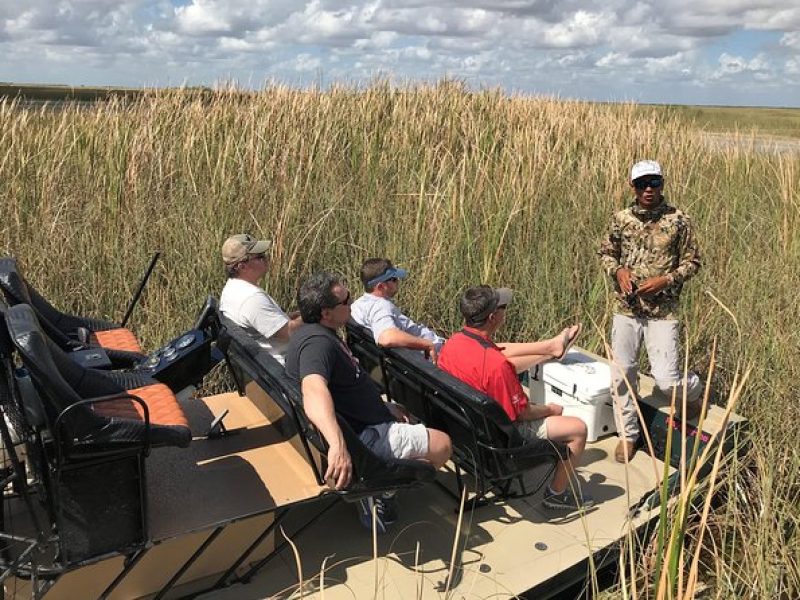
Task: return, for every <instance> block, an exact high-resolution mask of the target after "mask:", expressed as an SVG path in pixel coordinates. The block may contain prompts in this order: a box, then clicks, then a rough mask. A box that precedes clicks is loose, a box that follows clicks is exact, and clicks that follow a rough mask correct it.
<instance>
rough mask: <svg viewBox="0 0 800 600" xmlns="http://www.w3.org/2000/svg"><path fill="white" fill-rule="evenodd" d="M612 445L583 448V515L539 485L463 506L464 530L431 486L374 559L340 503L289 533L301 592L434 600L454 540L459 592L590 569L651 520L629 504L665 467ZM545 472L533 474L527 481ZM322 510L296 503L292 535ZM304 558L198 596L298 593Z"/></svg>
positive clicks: (520, 585)
mask: <svg viewBox="0 0 800 600" xmlns="http://www.w3.org/2000/svg"><path fill="white" fill-rule="evenodd" d="M616 443H617V438H616V436H611V437H607V438H605V439H601V440H599V441H597V442H595V443H593V444H590V445H588V446H587V449H586V452H585V454H584V459H583V461H582V462H583V467H582V468H581V469H580V470H579V474H580V476H581V478H582V479H583V481H584V482H585V484H586V488H587V489H588V491H589V493H591V494H592V495H593V496H594V498H595V500H596V501H597V505H596V506H595V507H593V508H592V509H590V510H588V511H587V512H586V513H584V514H577V513H576V514H572V515H564V514H561V513H559V512H557V511H556V512H554V511H550V510H547V509H545V508H544V507H543V506H542V504H541V498H542V494H543V491H542V490H539V491H538V492H537V493H536V494H533V495H532V496H530V497H527V498H520V499H512V500H509V501H503V502H497V503H494V504H491V505H489V506H484V507H480V508H478V509H476V510H474V511H471V512H467V513H466V514H465V515H464V518H463V520H462V522H461V527H460V529H459V526H458V514H457V511H458V504H459V503H458V502H457V501H456V500H455V499H454V498H453V497H452V496H450V495H449V494H448V493H446V492H445V491H444V490H443V489H442V488H441V487H440V486H437V485H428V486H426V487H424V488H421V489H416V490H408V491H406V492H404V493H402V494H401V495H400V496H399V504H400V509H401V515H400V520H399V521H398V522H397V523H395V524H394V525H393V526H392V529H390V531H389V532H387V533H386V534H385V535H382V536H378V538H377V546H376V555H377V559H375V558H373V547H372V543H373V541H372V537H371V535H370V534H369V532H368V531H367V530H366V529H364V528H363V527H362V526H361V525H360V523H359V521H358V518H357V513H356V508H355V507H354V506H353V505H351V504H347V503H345V502H338V503H337V505H336V506H334V507H333V508H332V509H331V510H330V511H329V512H328V513H327V514H326V515H325V516H324V517H323V518H322V519H321V520H320V521H318V522H317V523H315V524H314V525H313V526H312V527H310V528H308V529H307V530H305V531H303V532H302V533H301V534H300V535H297V536H295V538H294V539H293V542H294V544H295V545H296V547H297V555H298V558H299V561H300V565H301V568H302V573H303V575H302V579H303V581H304V589H303V592H304V594H306V595H304V597H322V595H323V594H322V592H323V591H324V596H325V597H326V598H361V597H378V598H409V597H414V598H438V597H440V596H441V594H442V593H443V592H444V590H445V589H446V585H447V584H446V582H447V579H448V572H449V569H450V564H451V556H452V555H453V551H454V550H453V546H454V543H456V541H457V552H456V558H455V570H454V575H453V579H452V582H451V585H450V587H451V589H454V590H455V591H456V593H457V596H458V597H463V598H488V597H495V596H499V597H509V596H514V595H518V594H522V593H524V592H526V591H528V590H530V589H532V588H535V587H536V586H538V585H540V584H542V583H544V582H546V581H548V580H550V579H551V578H554V577H556V576H558V575H559V574H561V573H563V572H564V571H565V570H567V569H569V568H573V567H576V568H578V569H581V568H586V567H581V565H583V564H585V561H586V559H587V558H588V557H590V556H592V555H594V554H595V553H596V552H598V551H601V550H602V549H604V548H611V547H614V546H615V545H616V544H617V543H618V542H619V541H620V539H622V538H624V536H625V535H627V534H628V533H629V532H632V531H633V530H635V529H636V528H637V527H638V526H639V525H641V524H643V523H644V522H646V521H648V520H649V519H650V518H651V516H652V514H651V513H650V512H643V513H642V514H640V515H638V516H637V517H636V518H633V519H632V518H631V517H630V516H629V512H630V511H629V508H630V507H631V506H632V505H634V504H636V503H637V502H638V501H639V500H640V499H641V498H642V497H643V496H644V495H646V494H648V493H649V492H651V491H652V490H654V489H655V487H656V483H657V477H658V476H660V474H661V472H662V469H663V463H662V462H661V461H658V460H655V461H654V460H653V459H651V458H650V457H649V456H647V455H646V454H645V453H643V452H639V453H637V455H636V456H635V457H634V459H633V461H632V462H631V463H630V464H629V465H628V466H627V468H626V466H625V465H621V464H619V463H617V462H616V461H614V458H613V452H614V447H615V445H616ZM657 473H658V475H657ZM544 475H546V473H544V472H543V471H539V472H535V473H533V474H532V475H531V476H529V477H528V478H527V479H526V481H528V482H534V481H535V480H537V477H538V479H539V480H541V478H542V477H543V476H544ZM440 478H441V480H442V481H443V482H446V481H445V480H446V479H447V474H446V473H444V472H442V473H440ZM450 483H452V482H450ZM318 510H319V507H318V505H316V504H315V505H307V506H304V507H301V508H299V509H297V510H296V511H295V513H294V514H293V515H292V517H290V519H288V520H287V525H286V531H292V530H293V527H292V526H293V525H296V524H300V523H302V522H303V521H304V520H307V519H308V518H310V517H311V516H312V515H313V514H314V513H315V512H317V511H318ZM293 521H294V523H293ZM298 558H296V557H295V554H294V552H293V551H292V549H291V547H287V548H285V549H284V550H283V551H282V552H281V553H280V554H279V555H278V556H277V557H276V558H275V559H274V560H273V561H272V562H271V563H270V564H268V566H267V567H266V568H265V569H264V570H263V571H262V572H261V573H260V574H259V575H258V576H257V577H256V578H254V579H253V581H251V582H250V583H249V584H247V585H236V586H233V587H231V588H228V589H225V590H218V591H215V592H211V593H208V594H206V595H203V596H202V598H205V599H207V600H212V599H214V600H226V599H230V600H233V599H237V600H238V599H242V600H245V599H254V600H255V599H257V598H258V599H260V598H265V597H273V596H278V597H290V596H292V595H294V594H298V593H299V589H300V585H299V583H298V582H299V581H300V579H301V578H300V577H299V576H298V570H297V560H298ZM323 565H324V570H325V572H324V577H322V578H321V577H320V575H319V573H320V571H321V570H322V569H323ZM585 573H586V572H585V571H583V572H581V573H580V574H579V576H583V575H585ZM321 581H322V583H321ZM322 588H324V590H323V589H322Z"/></svg>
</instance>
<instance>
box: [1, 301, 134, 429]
mask: <svg viewBox="0 0 800 600" xmlns="http://www.w3.org/2000/svg"><path fill="white" fill-rule="evenodd" d="M5 318H6V325H7V328H8V333H9V337H10V339H11V341H12V342H13V344H14V346H15V348H16V350H17V351H18V352H19V355H20V357H21V358H22V362H23V364H24V365H25V368H26V369H27V370H28V371H29V372H30V374H31V377H32V378H33V380H34V382H35V383H36V387H37V389H38V391H39V393H40V395H41V396H42V397H43V400H44V404H45V411H46V412H47V415H48V419H49V421H50V424H51V426H52V425H53V424H54V423H55V420H56V418H57V417H58V416H59V415H60V414H61V412H62V411H63V410H64V409H66V408H67V407H68V406H71V405H73V404H75V403H77V402H80V401H81V400H83V399H84V398H85V397H91V396H92V395H95V396H99V395H106V394H112V393H115V392H117V391H119V388H118V387H114V386H113V385H112V384H111V383H110V382H104V381H103V380H102V379H98V377H99V374H97V376H96V377H93V376H92V373H90V372H89V370H88V369H84V368H83V367H81V366H80V365H78V364H77V363H73V362H72V361H70V360H69V358H67V357H65V356H63V351H61V350H60V349H59V348H58V347H57V346H55V344H53V342H52V341H51V340H50V339H49V338H48V337H47V336H46V335H45V334H44V332H43V331H42V329H41V327H40V326H39V322H38V321H37V319H36V314H35V313H34V311H33V309H32V308H31V307H30V306H29V305H28V304H17V305H16V306H12V307H10V308H9V309H8V311H7V312H6V315H5ZM76 387H77V389H76ZM81 388H84V389H85V390H86V391H87V393H86V394H84V395H82V394H80V393H79V391H80V390H81ZM89 390H91V392H92V393H91V394H89V393H88V392H89ZM104 422H105V419H102V418H101V417H98V416H97V415H95V414H94V413H93V412H92V411H91V410H89V409H88V408H85V407H78V408H77V409H76V410H73V411H72V413H71V415H70V417H69V421H68V422H67V423H65V424H66V425H67V426H68V427H70V429H71V430H72V431H75V432H79V431H91V430H93V429H95V428H97V427H100V426H102V425H103V424H104Z"/></svg>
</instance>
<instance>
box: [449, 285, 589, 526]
mask: <svg viewBox="0 0 800 600" xmlns="http://www.w3.org/2000/svg"><path fill="white" fill-rule="evenodd" d="M511 297H512V292H511V290H510V289H508V288H499V289H493V288H491V287H489V286H485V285H482V286H478V287H473V288H470V289H468V290H467V291H466V292H464V295H463V296H462V298H461V302H460V308H461V314H462V315H463V316H464V323H465V327H464V329H462V330H461V331H460V332H459V333H456V334H455V335H453V336H452V337H451V338H450V339H449V340H447V342H445V344H444V346H443V347H442V350H441V352H440V353H439V362H438V365H439V367H440V368H441V369H443V370H444V371H447V372H448V373H450V374H451V375H453V376H455V377H458V378H459V379H460V380H461V381H463V382H465V383H467V384H469V385H471V386H472V387H474V388H475V389H477V390H480V391H481V392H483V393H484V394H486V395H487V396H490V397H491V398H493V399H494V400H496V401H497V402H498V403H499V404H500V406H502V407H503V409H504V410H505V411H506V414H508V417H509V418H510V419H511V420H512V421H513V422H514V424H515V425H516V427H517V429H518V430H519V432H520V433H521V434H522V436H523V437H524V438H527V439H548V440H552V441H554V442H563V443H565V444H566V445H567V446H568V447H569V450H570V456H569V458H568V459H567V460H566V461H561V462H559V464H558V467H557V468H556V472H555V475H553V479H552V481H551V482H550V485H549V486H548V487H547V490H546V491H545V495H544V499H543V503H544V505H545V506H546V507H548V508H553V509H567V510H573V509H578V508H588V507H590V506H592V505H593V504H594V500H593V499H592V498H591V496H589V495H588V494H586V493H585V492H582V491H581V490H580V484H579V482H578V480H577V478H574V479H573V481H572V482H570V480H569V475H570V473H572V474H573V475H574V467H575V465H576V464H577V463H578V462H579V461H580V458H581V454H582V453H583V449H584V447H585V446H586V424H585V423H584V422H583V421H581V420H580V419H578V418H577V417H565V416H563V415H562V414H561V412H562V409H561V407H560V406H558V405H557V404H547V405H541V404H531V403H529V402H528V397H527V396H526V395H525V392H524V391H523V389H522V386H521V385H520V382H519V379H518V378H517V372H516V369H515V368H514V365H513V364H512V363H511V362H509V360H508V359H507V358H506V357H505V356H504V355H503V352H502V349H501V348H500V347H498V346H497V345H496V344H495V343H494V342H493V341H492V337H493V336H494V334H495V332H497V330H498V329H500V327H502V325H503V323H504V322H505V318H506V307H507V306H508V304H509V302H511ZM576 327H577V326H576ZM570 329H573V328H570ZM576 331H577V329H576ZM573 339H574V338H573ZM565 353H566V349H565Z"/></svg>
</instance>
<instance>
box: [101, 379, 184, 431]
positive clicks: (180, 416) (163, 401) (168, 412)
mask: <svg viewBox="0 0 800 600" xmlns="http://www.w3.org/2000/svg"><path fill="white" fill-rule="evenodd" d="M127 393H128V394H130V395H132V396H138V397H139V398H141V399H142V400H143V401H144V403H145V404H146V405H147V410H148V411H149V413H150V423H151V424H152V425H181V426H183V427H189V422H188V421H187V420H186V415H185V414H184V413H183V409H182V408H181V406H180V404H178V399H177V398H176V397H175V394H173V393H172V390H170V389H169V388H168V387H167V386H166V385H164V384H163V383H154V384H151V385H147V386H144V387H139V388H135V389H132V390H128V392H127ZM93 408H94V411H95V412H96V413H97V414H99V415H102V416H104V417H117V418H119V419H132V420H135V421H142V420H144V411H143V410H142V406H141V405H140V404H139V403H138V402H136V401H135V400H129V399H127V398H124V399H122V398H120V399H119V400H112V401H110V402H99V403H97V404H94V405H93Z"/></svg>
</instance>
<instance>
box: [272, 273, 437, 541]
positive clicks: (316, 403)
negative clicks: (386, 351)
mask: <svg viewBox="0 0 800 600" xmlns="http://www.w3.org/2000/svg"><path fill="white" fill-rule="evenodd" d="M297 304H298V306H299V307H300V314H301V315H302V317H303V321H304V323H305V325H303V326H302V327H300V329H298V331H297V333H296V334H295V335H293V336H292V339H291V340H290V341H289V348H288V352H287V355H286V372H287V374H288V375H289V376H290V377H292V378H293V379H295V380H297V381H299V382H300V387H301V391H302V394H303V408H304V409H305V411H306V414H307V415H308V418H309V419H310V420H311V422H312V423H313V424H314V426H315V427H316V428H317V429H319V431H320V433H321V434H322V436H323V437H324V438H325V441H326V442H327V443H328V469H327V471H326V473H325V479H326V480H327V481H330V482H331V484H332V485H334V486H335V487H336V489H339V490H340V489H343V488H345V487H347V485H348V484H349V483H350V479H351V477H352V475H353V465H352V461H351V459H350V453H349V452H348V450H347V446H346V445H345V442H344V437H343V435H342V431H341V429H340V428H339V424H338V422H337V420H336V414H337V413H338V414H339V415H341V417H342V418H343V419H344V420H345V421H347V423H348V424H349V425H350V427H352V428H353V431H354V432H355V433H356V434H357V435H358V436H359V437H360V438H361V441H362V442H364V444H365V445H366V446H367V447H368V448H369V449H370V450H372V452H374V453H375V454H377V455H378V456H381V457H383V458H402V459H419V460H425V461H427V462H429V463H431V464H432V465H433V466H434V467H435V468H437V469H438V468H439V467H441V466H442V465H443V464H444V463H446V462H447V460H448V459H449V458H450V453H451V451H452V448H451V443H450V437H449V436H448V435H447V434H446V433H443V432H441V431H438V430H436V429H427V428H426V427H425V425H423V424H421V423H417V424H412V423H410V422H409V416H408V413H407V412H406V411H405V409H403V407H402V406H400V405H399V404H395V403H392V402H384V401H383V400H382V399H381V394H380V391H379V390H378V386H377V384H375V382H374V381H373V380H372V378H371V377H370V376H369V374H368V373H366V372H365V371H364V370H363V369H361V367H360V366H359V364H358V361H357V360H356V359H355V358H354V357H353V355H352V354H351V353H350V349H349V348H348V347H347V344H345V343H344V341H343V340H342V339H341V338H340V337H339V336H338V335H337V331H338V330H339V329H340V328H342V327H344V326H345V324H346V323H347V321H348V320H349V319H350V291H349V290H348V289H347V288H346V287H345V286H344V284H342V283H341V281H340V280H339V278H338V277H337V276H336V275H334V274H332V273H327V272H322V273H316V274H314V275H312V276H311V277H309V278H308V279H307V280H306V281H305V282H303V284H302V285H301V286H300V289H299V291H298V292H297ZM373 505H374V506H375V513H376V517H377V519H376V520H377V529H378V532H379V533H383V532H385V531H386V526H387V525H389V524H390V523H392V522H393V521H395V520H396V519H397V507H396V504H395V498H394V495H393V494H391V495H389V494H387V495H384V496H382V497H379V498H366V499H364V500H362V501H361V502H359V517H360V519H361V523H362V524H363V525H364V526H365V527H367V528H368V529H371V528H372V508H373Z"/></svg>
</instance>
